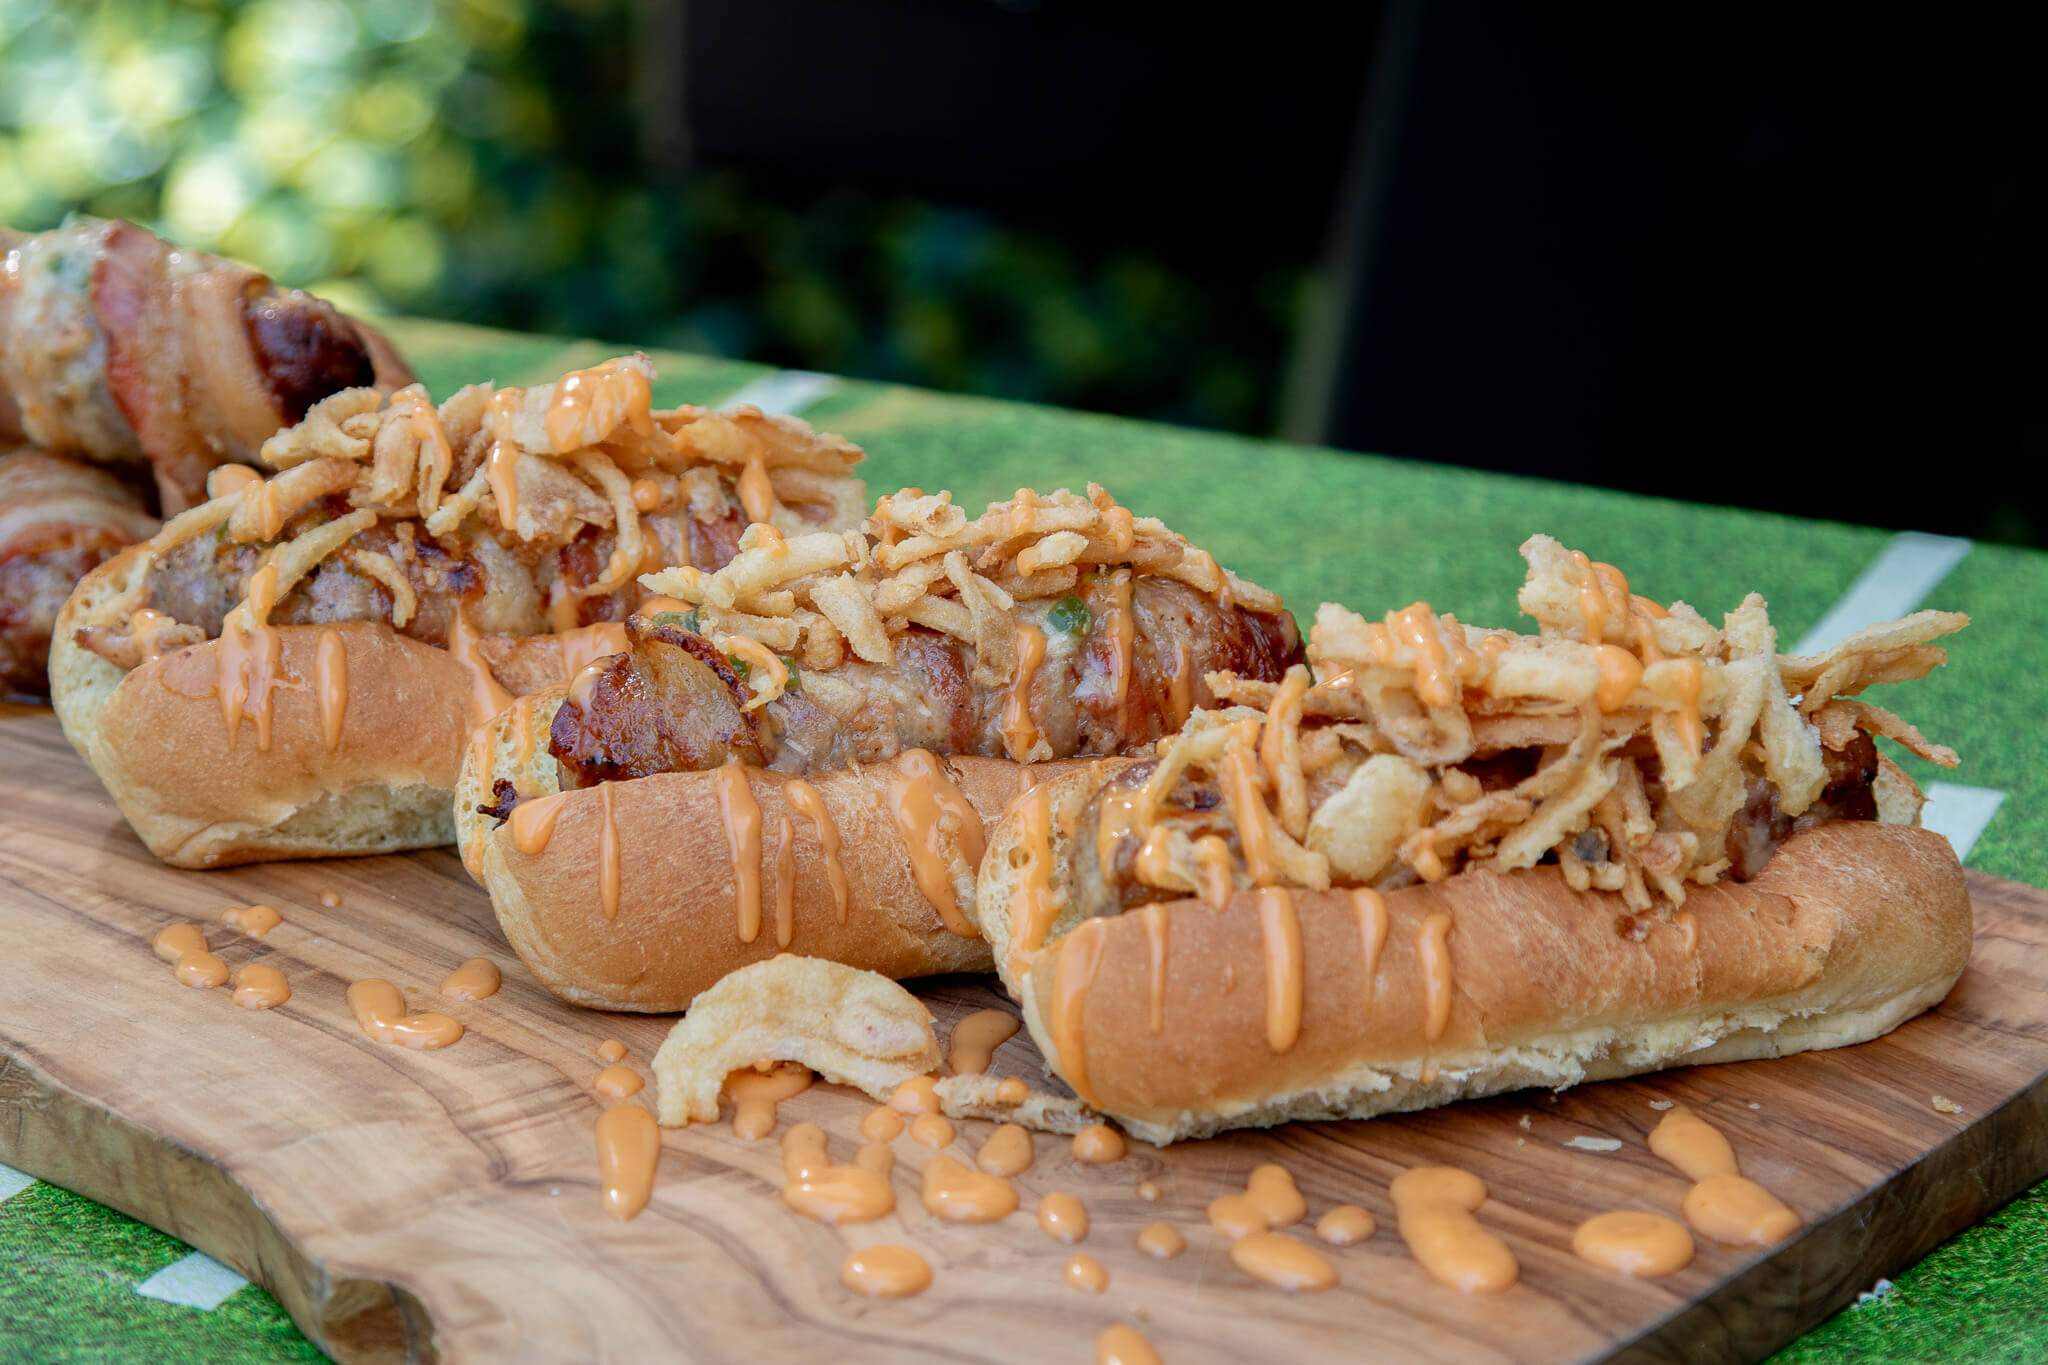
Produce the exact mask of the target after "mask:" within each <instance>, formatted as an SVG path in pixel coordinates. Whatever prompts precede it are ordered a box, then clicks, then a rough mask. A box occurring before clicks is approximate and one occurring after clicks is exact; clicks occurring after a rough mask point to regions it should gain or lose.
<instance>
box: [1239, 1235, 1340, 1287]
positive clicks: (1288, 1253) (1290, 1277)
mask: <svg viewBox="0 0 2048 1365" xmlns="http://www.w3.org/2000/svg"><path fill="white" fill-rule="evenodd" d="M1230 1263H1231V1264H1232V1265H1234V1266H1236V1267H1237V1268H1238V1269H1239V1270H1242V1271H1243V1272H1244V1273H1245V1274H1247V1275H1249V1276H1251V1277H1252V1278H1253V1279H1255V1280H1257V1281H1258V1282H1259V1283H1260V1284H1263V1285H1266V1286H1268V1287H1269V1288H1273V1289H1281V1290H1285V1291H1286V1292H1288V1293H1290V1294H1313V1293H1320V1292H1321V1291H1323V1290H1325V1289H1330V1288H1334V1287H1335V1286H1336V1283H1337V1267H1335V1266H1333V1265H1331V1264H1330V1258H1329V1257H1327V1256H1325V1255H1323V1253H1322V1252H1320V1251H1317V1250H1316V1249H1315V1248H1314V1247H1312V1246H1308V1245H1306V1244H1305V1243H1302V1242H1297V1241H1295V1240H1294V1239H1293V1238H1292V1237H1289V1236H1287V1235H1286V1234H1284V1233H1279V1232H1254V1233H1250V1234H1248V1235H1247V1236H1244V1237H1240V1238H1238V1239H1237V1240H1236V1241H1235V1242H1232V1243H1231V1244H1230Z"/></svg>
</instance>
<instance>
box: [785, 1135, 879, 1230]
mask: <svg viewBox="0 0 2048 1365" xmlns="http://www.w3.org/2000/svg"><path fill="white" fill-rule="evenodd" d="M894 1163H895V1158H893V1157H892V1156H891V1155H890V1154H889V1149H888V1148H887V1147H886V1146H884V1145H882V1144H881V1143H877V1142H871V1143H869V1144H868V1145H867V1146H865V1147H863V1148H861V1151H860V1156H859V1157H858V1158H857V1159H856V1160H855V1161H854V1164H852V1165H850V1166H841V1165H835V1164H834V1163H833V1162H832V1159H831V1157H830V1156H829V1155H828V1154H827V1152H826V1145H825V1130H824V1129H822V1128H820V1127H819V1126H818V1125H817V1124H815V1123H799V1124H796V1125H794V1126H792V1127H791V1128H790V1130H789V1131H788V1132H787V1133H785V1134H783V1137H782V1176H783V1186H782V1202H783V1203H785V1204H787V1205H789V1207H790V1208H792V1209H794V1210H796V1212H798V1213H800V1214H802V1215H803V1216H804V1217H806V1218H815V1219H817V1220H818V1221H819V1222H821V1223H827V1224H839V1223H872V1222H874V1221H875V1220H876V1219H877V1218H880V1217H882V1216H883V1215H884V1214H886V1213H888V1212H889V1211H890V1210H891V1209H893V1208H895V1207H896V1190H895V1187H894V1186H892V1185H891V1184H890V1183H889V1170H890V1168H891V1166H893V1165H894Z"/></svg>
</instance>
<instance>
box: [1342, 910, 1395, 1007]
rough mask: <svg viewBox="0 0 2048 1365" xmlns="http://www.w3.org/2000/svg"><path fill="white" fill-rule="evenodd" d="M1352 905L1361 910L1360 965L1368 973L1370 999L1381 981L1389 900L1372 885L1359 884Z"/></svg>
mask: <svg viewBox="0 0 2048 1365" xmlns="http://www.w3.org/2000/svg"><path fill="white" fill-rule="evenodd" d="M1351 908H1352V909H1354V910H1356V911H1357V912H1358V944H1359V950H1360V965H1361V967H1362V968H1363V970H1364V974H1365V994H1366V997H1367V998H1368V999H1370V998H1371V996H1372V995H1373V992H1374V988H1375V983H1376V982H1377V981H1378V980H1379V971H1380V949H1382V948H1384V947H1385V946H1386V942H1387V928H1388V924H1387V902H1386V898H1385V897H1384V896H1382V895H1380V893H1379V892H1377V891H1374V890H1373V889H1372V888H1370V887H1360V888H1359V889H1358V890H1356V891H1353V892H1352V893H1351Z"/></svg>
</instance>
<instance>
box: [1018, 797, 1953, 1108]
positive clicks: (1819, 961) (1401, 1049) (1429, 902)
mask: <svg viewBox="0 0 2048 1365" xmlns="http://www.w3.org/2000/svg"><path fill="white" fill-rule="evenodd" d="M1018 842H1019V841H1018V837H1017V831H1016V829H1015V822H1014V821H1010V822H1006V823H1005V825H1004V826H1003V827H1002V828H1001V829H999V830H998V831H996V832H995V834H994V836H993V837H992V839H991V841H990V850H989V855H988V860H987V863H986V864H985V866H987V867H989V868H991V869H995V868H1000V867H1003V866H1005V865H1007V863H1008V862H1009V856H1008V855H1009V852H1010V850H1012V849H1014V848H1016V847H1017V846H1018ZM1000 880H1001V878H1000V877H998V876H991V877H989V878H988V879H986V881H985V883H984V886H983V888H982V893H983V898H982V901H981V907H982V914H981V917H982V919H983V921H984V922H985V923H986V922H989V921H990V920H991V918H992V916H991V911H992V909H994V908H995V907H997V906H1000V905H1002V904H1003V903H1004V902H1003V901H1002V900H1001V899H1000V897H1001V895H1002V893H1003V887H1002V886H1001V885H999V881H1000ZM1289 895H1290V897H1291V900H1292V903H1293V906H1294V908H1295V911H1296V916H1297V918H1298V922H1299V925H1300V941H1301V951H1300V954H1299V960H1300V963H1301V968H1300V980H1301V992H1300V995H1301V1017H1300V1031H1299V1035H1298V1037H1296V1038H1295V1040H1294V1041H1293V1043H1292V1045H1291V1046H1289V1047H1288V1048H1286V1049H1285V1050H1279V1051H1276V1050H1275V1049H1274V1047H1273V1046H1272V1045H1271V1044H1270V1043H1269V1040H1268V1013H1267V966H1266V963H1267V951H1266V946H1265V939H1264V936H1263V929H1262V921H1261V909H1260V905H1259V893H1257V892H1239V893H1238V894H1237V895H1236V896H1235V897H1233V898H1232V900H1231V901H1230V903H1229V904H1228V905H1227V906H1226V907H1225V909H1224V910H1223V911H1222V912H1221V913H1220V914H1219V913H1217V912H1214V911H1212V910H1210V909H1209V908H1208V907H1207V906H1206V905H1204V904H1203V903H1202V902H1200V901H1199V900H1194V899H1186V900H1180V901H1174V902H1170V903H1168V904H1167V905H1166V906H1164V907H1163V909H1162V910H1161V911H1160V912H1159V915H1160V916H1161V917H1163V919H1164V921H1165V932H1164V938H1165V954H1164V959H1163V967H1164V970H1163V973H1162V975H1161V976H1160V978H1159V983H1158V986H1157V987H1156V989H1158V990H1159V992H1160V994H1161V996H1162V999H1161V1000H1160V1002H1159V1007H1158V1012H1157V1014H1155V1013H1154V1006H1153V997H1152V992H1153V990H1154V989H1155V987H1154V985H1153V984H1152V983H1153V980H1154V978H1153V975H1152V972H1153V968H1152V966H1151V963H1152V951H1153V941H1152V938H1151V935H1150V934H1149V933H1148V926H1147V923H1146V920H1147V915H1146V914H1145V913H1143V912H1139V911H1131V912H1127V913H1125V914H1122V915H1119V916H1116V917H1113V918H1109V919H1105V920H1102V921H1099V923H1100V924H1101V926H1102V927H1101V928H1100V929H1099V930H1098V929H1092V928H1091V929H1090V930H1088V932H1087V937H1088V938H1091V939H1095V940H1096V941H1098V942H1099V944H1100V955H1099V959H1098V962H1097V965H1096V969H1095V971H1094V974H1093V976H1092V978H1090V979H1089V980H1088V982H1087V984H1086V985H1085V987H1083V988H1081V993H1080V996H1079V1007H1078V1008H1077V1009H1070V1010H1069V1012H1068V1013H1067V1015H1066V1018H1067V1020H1068V1021H1069V1022H1068V1027H1067V1029H1066V1031H1064V1032H1062V1030H1060V1029H1058V1028H1056V1027H1054V1026H1053V1025H1054V1016H1055V1013H1056V1010H1057V1006H1056V1001H1055V993H1056V987H1057V985H1058V977H1059V973H1060V968H1061V966H1062V963H1063V962H1064V961H1065V960H1066V956H1067V950H1068V949H1070V948H1071V947H1072V946H1073V945H1074V944H1075V943H1076V942H1077V941H1079V940H1077V938H1075V937H1073V936H1066V937H1060V936H1058V935H1060V933H1061V932H1062V930H1063V929H1065V928H1066V927H1067V926H1065V925H1062V924H1056V926H1055V935H1056V936H1055V937H1054V938H1053V939H1052V940H1051V941H1050V943H1049V945H1048V946H1047V947H1046V948H1045V949H1044V950H1043V951H1042V952H1040V953H1039V954H1038V955H1037V956H1036V957H1035V959H1033V960H1032V961H1031V962H1030V963H1029V966H1028V970H1027V973H1026V974H1025V975H1024V976H1023V978H1022V988H1023V989H1022V992H1021V997H1022V1001H1023V1005H1024V1018H1025V1022H1026V1024H1027V1025H1028V1026H1029V1028H1030V1030H1031V1034H1032V1036H1033V1038H1035V1039H1036V1040H1037V1042H1038V1045H1039V1048H1040V1050H1041V1051H1042V1052H1043V1053H1044V1055H1045V1056H1046V1058H1047V1059H1048V1060H1049V1061H1050V1062H1051V1064H1052V1066H1053V1068H1054V1070H1056V1071H1058V1072H1059V1073H1060V1075H1061V1076H1062V1077H1063V1078H1065V1079H1068V1080H1069V1081H1072V1080H1073V1079H1074V1078H1075V1074H1076V1062H1077V1060H1078V1061H1080V1063H1081V1068H1082V1072H1081V1074H1082V1075H1083V1077H1084V1084H1083V1085H1081V1086H1077V1089H1078V1090H1081V1091H1082V1092H1083V1094H1084V1097H1085V1098H1088V1099H1090V1100H1091V1101H1092V1102H1093V1103H1095V1104H1096V1106H1097V1107H1098V1108H1100V1109H1102V1110H1103V1111H1105V1112H1107V1113H1109V1114H1112V1115H1114V1116H1115V1117H1116V1118H1118V1119H1119V1120H1121V1121H1122V1122H1123V1123H1124V1125H1125V1126H1126V1127H1127V1128H1129V1129H1130V1130H1131V1131H1132V1132H1133V1133H1134V1134H1136V1135H1137V1136H1139V1137H1141V1138H1144V1139H1146V1140H1147V1141H1151V1142H1159V1143H1164V1142H1169V1141H1173V1140H1175V1139H1178V1138H1187V1137H1200V1136H1206V1135H1208V1134H1211V1133H1215V1132H1219V1131H1221V1130H1223V1129H1226V1128H1239V1127H1262V1126H1266V1125H1270V1124H1276V1123H1282V1122H1286V1121H1288V1120H1290V1119H1331V1118H1364V1117H1369V1116H1371V1115H1374V1114H1380V1113H1387V1112H1391V1111H1397V1110H1409V1109H1421V1108H1426V1107H1429V1106H1432V1105H1437V1104H1444V1103H1448V1102H1450V1101H1452V1100H1458V1099H1468V1098H1472V1097H1475V1096H1480V1095H1488V1094H1495V1093H1498V1092H1501V1091H1505V1090H1513V1089H1518V1088H1520V1087H1523V1086H1539V1085H1540V1086H1549V1087H1553V1088H1556V1087H1562V1086H1566V1085H1573V1084H1576V1083H1578V1082H1581V1081H1588V1080H1599V1079H1605V1078H1609V1077H1614V1076H1625V1075H1631V1074H1635V1073H1639V1072H1644V1071H1653V1070H1657V1069H1660V1068H1663V1067H1670V1066H1680V1065H1691V1064H1696V1063H1703V1062H1721V1061H1735V1060H1741V1059H1746V1058H1753V1057H1768V1056H1780V1055H1785V1054H1788V1053H1793V1052H1801V1051H1805V1050H1808V1049H1812V1048H1821V1047H1837V1046H1842V1045H1845V1044H1850V1043H1857V1042H1863V1041H1866V1040H1868V1039H1870V1038H1873V1037H1876V1036H1877V1035H1879V1034H1881V1033H1884V1032H1886V1031H1888V1030H1890V1029H1891V1028H1893V1027H1896V1026H1897V1025H1898V1024H1899V1023H1901V1022H1903V1021H1904V1020H1906V1019H1908V1018H1910V1017H1912V1016H1913V1015H1915V1014H1917V1013H1919V1012H1921V1011H1922V1010H1925V1009H1927V1008H1929V1007H1930V1006H1932V1005H1933V1004H1935V1003H1936V1002H1938V1001H1939V1000H1940V999H1941V998H1942V997H1943V996H1944V995H1946V994H1947V993H1948V990H1949V988H1950V987H1951V986H1952V985H1954V983H1955V981H1956V979H1957V977H1959V976H1960V975H1961V973H1962V970H1963V967H1964V965H1965V964H1966V963H1967V961H1968V959H1969V954H1970V944H1971V937H1972V929H1971V910H1970V901H1969V896H1968V893H1967V891H1966V890H1965V888H1964V883H1963V874H1962V867H1961V864H1960V863H1959V862H1958V861H1957V859H1956V856H1955V853H1954V851H1953V850H1952V849H1951V847H1950V846H1949V843H1948V841H1947V840H1946V839H1944V838H1943V837H1942V836H1940V835H1939V834H1936V833H1934V832H1932V831H1930V830H1924V829H1919V828H1915V827H1910V826H1898V825H1880V824H1876V823H1873V822H1866V821H1841V822H1836V823H1831V824H1826V825H1822V826H1819V827H1817V828H1815V829H1812V830H1809V831H1806V832H1804V833H1801V834H1797V835H1794V836H1793V837H1792V838H1791V839H1790V840H1789V841H1787V842H1786V843H1785V845H1784V846H1783V847H1782V848H1781V849H1779V851H1778V852H1777V854H1776V855H1775V856H1774V857H1773V858H1772V859H1771V861H1770V862H1769V863H1768V864H1767V865H1766V866H1765V868H1764V870H1763V872H1762V874H1761V875H1760V876H1758V877H1757V878H1756V879H1755V880H1753V881H1750V882H1747V883H1742V884H1736V883H1732V882H1722V883H1718V884H1715V885H1712V886H1702V887H1696V888H1692V889H1690V890H1689V892H1688V894H1687V897H1686V902H1685V905H1684V908H1683V910H1682V911H1681V912H1679V913H1678V914H1675V915H1673V916H1671V917H1669V918H1667V919H1663V920H1659V921H1647V920H1643V921H1632V920H1631V919H1630V918H1629V916H1628V911H1627V908H1626V906H1625V905H1624V904H1623V902H1622V899H1621V897H1620V896H1619V895H1616V894H1612V893H1606V892H1598V891H1589V892H1574V891H1572V890H1571V889H1570V888H1569V887H1568V886H1567V885H1566V884H1565V882H1564V879H1563V877H1562V876H1561V875H1560V874H1559V873H1558V871H1557V870H1556V869H1555V868H1548V867H1545V868H1536V869H1532V870H1529V871H1525V872H1514V873H1510V874H1506V875H1500V874H1495V873H1491V872H1473V873H1466V874H1460V875H1458V876H1456V877H1452V878H1450V879H1448V880H1446V881H1443V882H1440V883H1437V884H1435V885H1424V886H1415V887H1410V888H1406V889H1403V890H1400V891H1394V892H1389V893H1387V894H1386V895H1385V896H1384V897H1383V898H1382V900H1383V904H1384V907H1385V912H1386V920H1387V925H1388V931H1387V934H1386V937H1385V940H1384V942H1383V945H1382V947H1381V948H1380V950H1379V952H1378V955H1377V960H1376V962H1375V965H1374V970H1373V973H1372V976H1371V978H1370V980H1368V979H1367V976H1366V973H1365V969H1364V963H1365V949H1364V942H1365V934H1364V933H1363V931H1362V927H1361V912H1360V910H1359V908H1358V904H1357V901H1356V900H1355V899H1354V897H1353V895H1352V893H1350V892H1348V891H1342V890H1335V891H1293V892H1291V893H1289ZM1435 915H1448V916H1449V917H1450V927H1449V931H1448V934H1447V936H1446V939H1445V943H1446V946H1447V948H1448V954H1447V957H1448V962H1449V973H1448V985H1449V1010H1448V1018H1447V1019H1446V1021H1445V1022H1444V1025H1443V1028H1442V1031H1441V1032H1440V1033H1439V1034H1438V1035H1437V1036H1436V1037H1435V1038H1434V1039H1431V1038H1430V1037H1429V1036H1428V1022H1429V1018H1430V1008H1429V1007H1430V999H1429V995H1430V979H1431V974H1430V972H1429V970H1428V969H1427V967H1426V965H1425V962H1424V948H1423V937H1424V925H1425V923H1426V921H1427V920H1428V919H1429V918H1430V917H1431V916H1435ZM1631 925H1641V926H1642V927H1643V932H1642V934H1641V936H1640V937H1639V938H1638V937H1634V936H1633V935H1632V933H1625V932H1621V930H1622V929H1627V928H1629V927H1630V926H1631ZM1000 932H1001V931H1000V929H997V936H1000ZM1074 956H1075V959H1076V960H1077V961H1079V960H1082V959H1083V958H1085V954H1076V955H1074ZM1077 970H1079V969H1078V968H1077ZM1445 979H1446V978H1445V977H1443V976H1441V975H1440V976H1438V977H1437V978H1436V980H1437V981H1438V982H1439V983H1443V982H1444V981H1445ZM1155 1018H1157V1019H1159V1020H1160V1021H1161V1025H1162V1026H1161V1028H1160V1029H1159V1031H1157V1032H1155V1031H1154V1030H1153V1028H1152V1021H1153V1019H1155ZM1063 1038H1064V1039H1066V1040H1067V1041H1066V1044H1065V1045H1066V1046H1067V1047H1074V1046H1075V1042H1074V1040H1075V1039H1078V1040H1079V1041H1078V1050H1079V1051H1080V1052H1081V1053H1082V1056H1081V1057H1080V1058H1078V1059H1077V1058H1076V1057H1075V1056H1073V1055H1068V1054H1067V1053H1066V1052H1064V1051H1063V1045H1062V1039H1063Z"/></svg>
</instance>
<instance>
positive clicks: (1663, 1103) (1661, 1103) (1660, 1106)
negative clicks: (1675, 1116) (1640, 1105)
mask: <svg viewBox="0 0 2048 1365" xmlns="http://www.w3.org/2000/svg"><path fill="white" fill-rule="evenodd" d="M1650 1107H1651V1108H1652V1109H1657V1110H1664V1109H1669V1108H1670V1107H1671V1101H1670V1100H1651V1101H1650Z"/></svg>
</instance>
